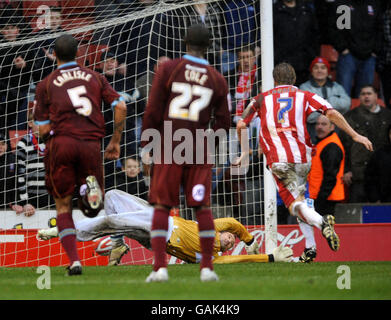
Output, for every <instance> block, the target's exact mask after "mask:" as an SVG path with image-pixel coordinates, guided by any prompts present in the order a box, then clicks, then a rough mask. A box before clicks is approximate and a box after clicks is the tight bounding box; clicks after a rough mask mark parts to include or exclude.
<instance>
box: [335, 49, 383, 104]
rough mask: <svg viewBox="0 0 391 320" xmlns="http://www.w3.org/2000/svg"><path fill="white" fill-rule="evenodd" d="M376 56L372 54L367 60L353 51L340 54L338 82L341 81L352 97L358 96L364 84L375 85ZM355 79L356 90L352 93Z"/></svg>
mask: <svg viewBox="0 0 391 320" xmlns="http://www.w3.org/2000/svg"><path fill="white" fill-rule="evenodd" d="M375 65H376V58H375V57H374V56H370V57H369V58H368V59H366V60H360V59H357V58H356V57H354V56H353V55H352V54H351V53H348V54H344V55H343V54H341V55H339V58H338V62H337V82H338V83H340V84H341V85H342V86H343V87H344V89H345V91H346V92H347V94H348V95H349V96H351V97H352V98H358V96H359V95H360V89H361V87H363V86H364V85H368V84H370V85H373V80H374V74H375ZM353 80H354V81H355V90H354V92H353V93H352V92H351V91H352V85H353Z"/></svg>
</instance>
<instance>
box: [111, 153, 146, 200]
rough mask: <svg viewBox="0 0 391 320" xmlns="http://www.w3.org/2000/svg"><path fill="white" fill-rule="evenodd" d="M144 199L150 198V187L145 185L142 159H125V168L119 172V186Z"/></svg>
mask: <svg viewBox="0 0 391 320" xmlns="http://www.w3.org/2000/svg"><path fill="white" fill-rule="evenodd" d="M116 189H118V190H122V191H125V192H127V193H129V194H132V195H134V196H138V197H140V198H142V199H144V200H147V199H148V188H147V187H146V185H145V181H144V178H143V174H142V172H141V168H140V161H138V160H137V158H135V157H129V158H126V160H125V166H124V168H123V170H122V171H121V172H119V173H117V188H116Z"/></svg>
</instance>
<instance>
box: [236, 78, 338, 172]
mask: <svg viewBox="0 0 391 320" xmlns="http://www.w3.org/2000/svg"><path fill="white" fill-rule="evenodd" d="M249 106H251V108H252V109H253V110H254V111H255V112H256V113H257V114H258V117H259V118H260V119H261V130H260V133H259V135H260V144H261V147H262V150H263V152H264V154H265V156H266V160H267V164H268V165H269V166H270V165H271V164H272V163H274V162H284V163H307V162H310V161H311V154H312V148H313V146H312V143H311V141H310V136H309V134H308V132H307V128H306V121H307V117H308V116H309V115H310V114H311V113H312V112H314V111H318V112H321V113H325V111H326V110H328V109H332V106H331V105H330V104H329V103H328V102H327V101H326V100H324V99H323V98H321V97H320V96H318V95H316V94H314V93H311V92H308V91H302V90H299V89H298V88H297V87H295V86H289V85H287V86H278V87H275V88H274V89H271V90H269V91H267V92H264V93H260V94H259V95H258V96H256V97H255V98H254V99H252V100H251V101H250V104H249ZM253 116H254V113H251V114H250V115H248V116H247V117H246V118H245V119H244V122H245V123H246V124H247V125H248V124H249V123H250V121H251V120H252V118H253Z"/></svg>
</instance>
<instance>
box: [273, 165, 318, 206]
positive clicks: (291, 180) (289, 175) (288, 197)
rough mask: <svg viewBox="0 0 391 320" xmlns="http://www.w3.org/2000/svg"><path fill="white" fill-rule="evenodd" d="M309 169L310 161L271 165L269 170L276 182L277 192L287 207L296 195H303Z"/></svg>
mask: <svg viewBox="0 0 391 320" xmlns="http://www.w3.org/2000/svg"><path fill="white" fill-rule="evenodd" d="M310 169H311V162H307V163H282V162H275V163H273V164H272V165H271V172H272V174H273V177H274V181H275V182H276V184H277V189H278V193H279V194H280V197H281V199H282V201H284V204H285V206H286V207H287V208H289V206H290V205H291V204H292V202H293V201H295V200H296V199H297V198H298V197H300V196H303V195H304V194H305V190H306V184H307V177H308V173H309V172H310Z"/></svg>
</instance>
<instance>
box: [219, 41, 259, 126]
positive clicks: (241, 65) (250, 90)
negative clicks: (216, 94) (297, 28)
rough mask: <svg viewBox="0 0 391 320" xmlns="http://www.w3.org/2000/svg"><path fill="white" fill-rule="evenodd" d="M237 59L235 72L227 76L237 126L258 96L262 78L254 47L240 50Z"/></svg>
mask: <svg viewBox="0 0 391 320" xmlns="http://www.w3.org/2000/svg"><path fill="white" fill-rule="evenodd" d="M237 57H238V64H237V66H236V70H235V72H233V73H232V74H228V75H227V74H225V76H226V78H227V82H228V84H229V88H230V94H231V99H232V113H233V114H234V117H233V121H234V123H235V125H236V122H237V120H238V119H240V118H241V117H242V113H243V110H244V109H245V108H246V106H247V104H248V103H249V101H250V99H251V98H252V97H254V96H256V95H257V90H258V83H259V82H260V77H261V76H260V68H258V66H257V58H256V56H255V48H254V47H251V46H245V47H242V48H240V49H238V51H237ZM258 129H259V128H258Z"/></svg>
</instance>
